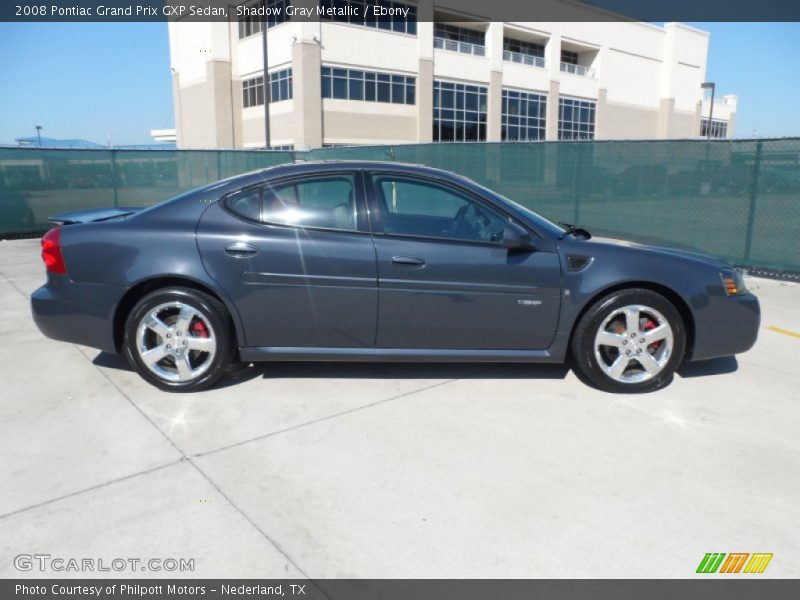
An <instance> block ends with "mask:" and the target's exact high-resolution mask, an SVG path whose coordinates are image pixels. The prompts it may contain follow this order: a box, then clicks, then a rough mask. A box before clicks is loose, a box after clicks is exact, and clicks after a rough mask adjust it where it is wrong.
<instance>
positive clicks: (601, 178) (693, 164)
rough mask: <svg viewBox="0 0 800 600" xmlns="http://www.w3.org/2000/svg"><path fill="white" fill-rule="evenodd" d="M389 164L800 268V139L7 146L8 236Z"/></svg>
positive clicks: (629, 229)
mask: <svg viewBox="0 0 800 600" xmlns="http://www.w3.org/2000/svg"><path fill="white" fill-rule="evenodd" d="M297 159H303V160H324V159H361V160H394V161H401V162H411V163H418V164H424V165H429V166H433V167H439V168H443V169H448V170H451V171H455V172H458V173H461V174H463V175H465V176H467V177H470V178H472V179H474V180H476V181H478V182H480V183H482V184H485V185H487V186H488V187H491V188H493V189H496V190H497V191H499V192H500V193H502V194H504V195H506V196H508V197H510V198H512V199H514V200H516V201H517V202H520V203H521V204H524V205H525V206H528V207H530V208H531V209H533V210H535V211H537V212H539V213H540V214H542V215H544V216H545V217H548V218H550V219H552V220H558V221H568V222H571V223H579V224H580V225H582V226H584V227H587V228H588V229H590V230H592V231H596V232H598V233H602V234H609V235H617V236H622V237H626V238H629V239H633V240H639V241H645V242H658V243H665V244H672V245H678V246H684V247H691V248H696V249H698V250H701V251H704V252H709V253H711V254H715V255H717V256H721V257H723V258H726V259H728V260H730V261H732V262H733V263H735V264H739V265H747V266H751V267H757V268H765V269H768V270H771V271H789V272H800V139H796V138H784V139H775V140H741V141H738V140H737V141H729V140H721V141H711V142H709V141H705V140H675V141H672V140H666V141H604V142H598V141H596V142H561V143H560V142H540V143H502V144H500V143H498V144H494V143H481V144H421V145H398V146H356V147H347V148H323V149H319V150H312V151H310V152H291V151H287V152H277V151H276V152H264V151H237V150H219V151H194V150H191V151H186V150H184V151H181V150H176V151H169V150H149V151H135V150H51V149H37V148H0V235H4V236H8V235H14V234H21V233H26V232H31V231H41V230H43V229H46V228H47V217H48V216H50V215H53V214H57V213H60V212H66V211H72V210H79V209H83V208H93V207H106V206H148V205H151V204H155V203H157V202H160V201H161V200H164V199H166V198H169V197H171V196H174V195H176V194H178V193H180V192H183V191H186V190H189V189H192V188H194V187H198V186H200V185H203V184H205V183H209V182H212V181H216V180H218V179H221V178H224V177H228V176H231V175H235V174H238V173H243V172H246V171H250V170H253V169H258V168H264V167H268V166H272V165H276V164H281V163H285V162H290V161H292V160H297Z"/></svg>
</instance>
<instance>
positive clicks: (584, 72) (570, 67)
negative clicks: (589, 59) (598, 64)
mask: <svg viewBox="0 0 800 600" xmlns="http://www.w3.org/2000/svg"><path fill="white" fill-rule="evenodd" d="M561 71H563V72H564V73H571V74H572V75H578V76H580V77H589V78H591V79H594V78H595V70H594V69H592V68H591V67H584V66H583V65H574V64H572V63H567V62H562V63H561Z"/></svg>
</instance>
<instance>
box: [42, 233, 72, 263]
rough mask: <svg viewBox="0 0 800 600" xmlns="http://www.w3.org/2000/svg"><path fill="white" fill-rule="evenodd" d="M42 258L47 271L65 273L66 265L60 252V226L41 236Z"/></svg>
mask: <svg viewBox="0 0 800 600" xmlns="http://www.w3.org/2000/svg"><path fill="white" fill-rule="evenodd" d="M42 260H43V261H44V266H45V268H47V272H48V273H56V274H59V275H65V274H66V273H67V265H66V263H65V262H64V255H63V254H62V253H61V228H60V227H54V228H53V229H51V230H50V231H48V232H47V233H45V234H44V237H43V238H42Z"/></svg>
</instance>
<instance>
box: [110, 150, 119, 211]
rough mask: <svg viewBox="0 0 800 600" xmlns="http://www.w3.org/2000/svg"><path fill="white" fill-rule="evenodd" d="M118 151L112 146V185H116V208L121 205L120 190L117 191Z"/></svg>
mask: <svg viewBox="0 0 800 600" xmlns="http://www.w3.org/2000/svg"><path fill="white" fill-rule="evenodd" d="M116 153H117V151H116V150H114V148H111V185H113V186H114V208H117V207H118V206H119V192H118V191H117V185H118V183H119V178H118V177H117V154H116Z"/></svg>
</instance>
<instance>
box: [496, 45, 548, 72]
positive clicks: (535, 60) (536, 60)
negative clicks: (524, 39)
mask: <svg viewBox="0 0 800 600" xmlns="http://www.w3.org/2000/svg"><path fill="white" fill-rule="evenodd" d="M503 60H505V61H508V62H514V63H520V64H522V65H529V66H531V67H538V68H540V69H544V64H545V63H544V56H534V55H532V54H522V53H520V52H511V51H510V50H503Z"/></svg>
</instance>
